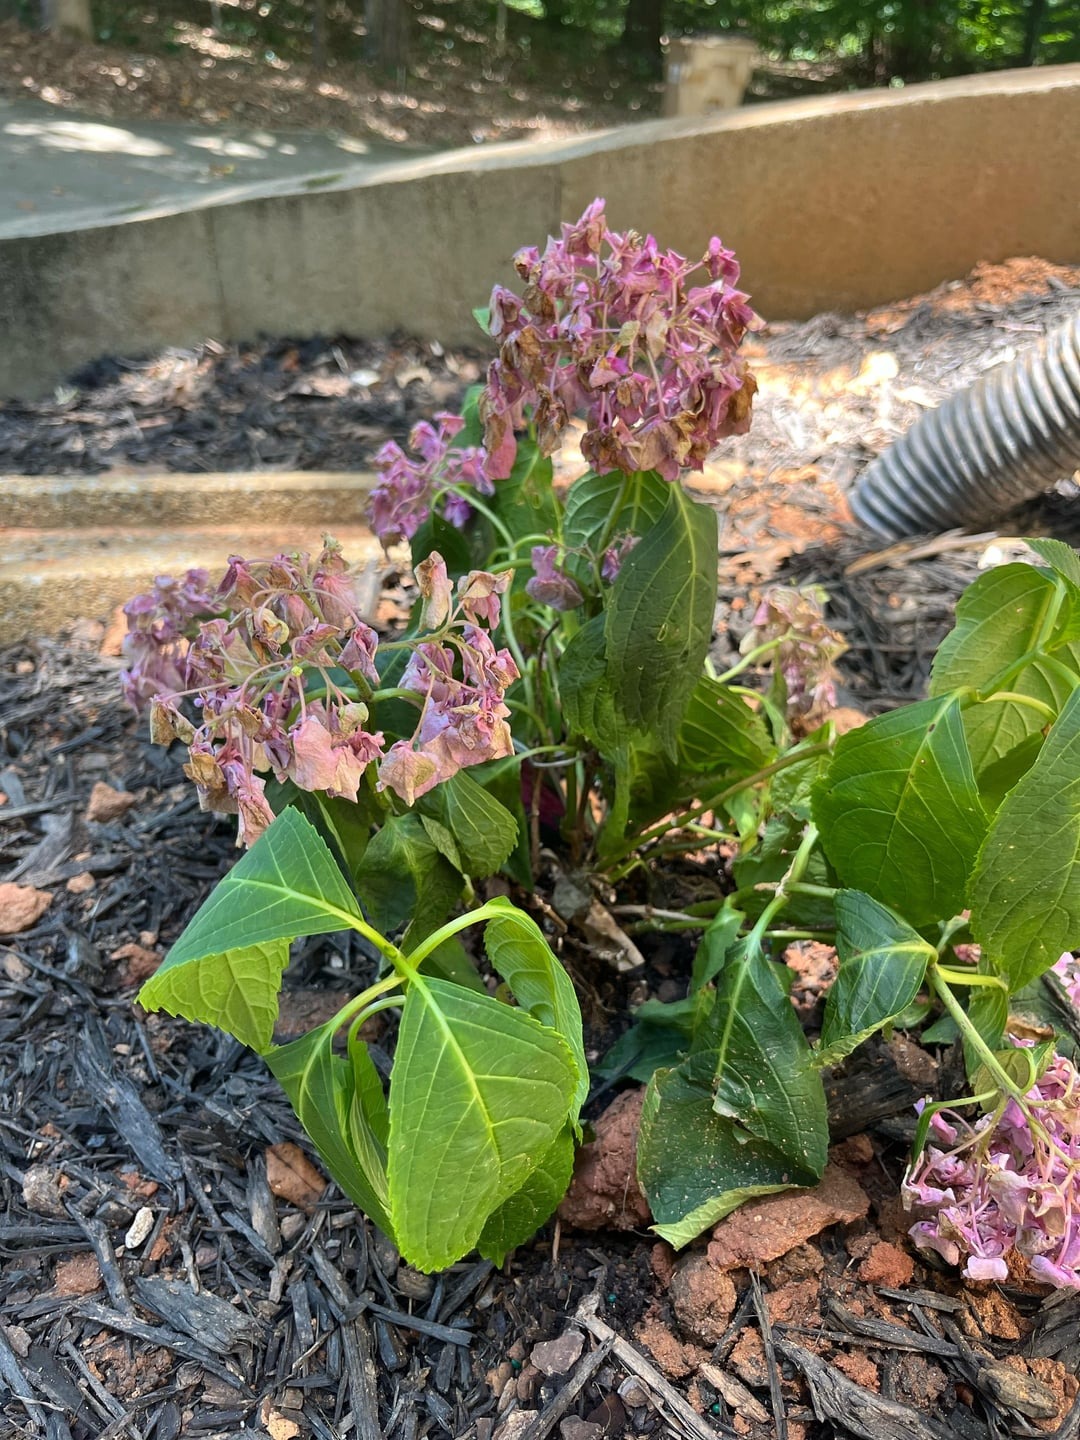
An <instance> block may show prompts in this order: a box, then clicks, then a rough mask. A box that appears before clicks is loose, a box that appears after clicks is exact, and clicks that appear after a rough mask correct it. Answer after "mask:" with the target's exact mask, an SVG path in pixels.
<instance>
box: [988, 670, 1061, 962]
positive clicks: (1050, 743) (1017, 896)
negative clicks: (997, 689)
mask: <svg viewBox="0 0 1080 1440" xmlns="http://www.w3.org/2000/svg"><path fill="white" fill-rule="evenodd" d="M971 928H972V932H973V934H974V935H975V938H976V940H978V942H979V944H980V945H981V946H982V947H983V955H984V958H985V959H986V960H987V961H988V962H989V963H990V964H991V965H992V966H993V967H994V968H995V969H996V970H997V971H998V972H999V973H1000V974H1002V975H1006V976H1008V979H1009V985H1010V988H1011V989H1014V990H1019V989H1022V988H1023V986H1025V985H1026V984H1028V983H1029V981H1031V980H1034V979H1035V977H1036V976H1038V975H1041V974H1042V972H1043V971H1044V970H1048V969H1049V968H1050V966H1051V965H1053V964H1054V962H1055V961H1056V960H1057V959H1058V957H1059V956H1060V955H1061V954H1062V953H1063V952H1064V951H1066V950H1072V949H1073V948H1075V947H1076V945H1077V944H1078V943H1080V691H1074V692H1073V693H1072V695H1071V696H1070V697H1069V700H1068V701H1067V703H1066V705H1065V708H1064V710H1063V711H1062V712H1061V715H1060V717H1059V718H1058V720H1057V722H1056V724H1055V725H1054V726H1053V728H1052V729H1051V731H1050V734H1049V735H1048V736H1047V738H1046V742H1045V744H1044V745H1043V747H1042V750H1041V751H1040V753H1039V757H1038V759H1037V760H1036V761H1035V763H1034V765H1032V767H1031V769H1030V770H1028V772H1027V773H1026V774H1025V775H1024V776H1023V777H1022V778H1021V779H1020V780H1019V781H1018V782H1017V784H1016V786H1015V788H1014V789H1013V790H1011V791H1010V792H1009V794H1008V795H1007V796H1006V797H1005V800H1004V801H1003V802H1002V805H1001V808H1000V810H999V811H998V813H997V815H996V816H995V818H994V822H993V824H992V825H991V827H990V831H989V833H988V834H987V836H986V841H985V843H984V845H983V847H982V851H981V852H980V855H979V862H978V866H977V868H976V871H975V875H974V878H973V881H972V886H971Z"/></svg>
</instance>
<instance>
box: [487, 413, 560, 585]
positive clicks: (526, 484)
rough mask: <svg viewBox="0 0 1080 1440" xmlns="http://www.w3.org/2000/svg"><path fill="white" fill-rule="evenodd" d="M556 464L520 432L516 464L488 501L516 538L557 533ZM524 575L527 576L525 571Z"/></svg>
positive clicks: (515, 458)
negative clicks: (554, 485) (554, 488)
mask: <svg viewBox="0 0 1080 1440" xmlns="http://www.w3.org/2000/svg"><path fill="white" fill-rule="evenodd" d="M553 474H554V467H553V466H552V463H551V460H550V458H549V457H548V456H546V455H541V454H540V451H539V449H538V448H537V446H536V445H535V443H534V442H533V441H531V440H529V439H528V438H527V436H524V435H519V436H518V444H517V454H516V456H515V457H514V468H513V469H512V470H511V471H510V474H509V475H508V476H507V478H506V479H505V480H500V481H499V483H498V484H497V485H496V486H495V494H494V495H493V496H492V497H491V499H490V500H489V501H488V502H487V503H488V504H489V505H490V506H491V507H492V509H493V510H494V511H495V513H496V514H497V515H498V517H499V519H500V520H501V521H502V523H503V524H504V525H505V526H506V528H507V530H509V532H510V534H511V535H512V536H513V537H514V539H515V540H519V539H521V538H523V537H524V536H527V535H547V534H552V533H556V532H557V531H558V526H559V512H558V507H557V505H556V502H555V494H554V491H553V490H552V486H551V481H552V476H553ZM524 578H526V579H527V578H528V575H527V572H525V575H524Z"/></svg>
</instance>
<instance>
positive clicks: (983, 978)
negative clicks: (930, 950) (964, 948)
mask: <svg viewBox="0 0 1080 1440" xmlns="http://www.w3.org/2000/svg"><path fill="white" fill-rule="evenodd" d="M937 973H938V974H939V975H940V976H941V978H942V979H943V980H944V981H945V983H946V985H993V986H995V987H996V988H997V989H998V990H1004V992H1005V993H1006V995H1007V994H1008V993H1009V987H1008V985H1006V983H1005V981H1004V980H1003V979H1002V978H1001V976H1000V975H984V974H982V973H981V972H980V971H978V970H956V969H954V968H953V967H952V966H951V965H940V964H939V965H938V966H937Z"/></svg>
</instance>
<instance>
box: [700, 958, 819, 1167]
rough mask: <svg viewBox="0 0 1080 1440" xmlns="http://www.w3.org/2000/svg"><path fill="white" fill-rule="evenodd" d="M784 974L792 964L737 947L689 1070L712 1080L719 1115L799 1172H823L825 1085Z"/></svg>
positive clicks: (720, 980)
mask: <svg viewBox="0 0 1080 1440" xmlns="http://www.w3.org/2000/svg"><path fill="white" fill-rule="evenodd" d="M782 977H783V978H789V977H790V971H787V970H786V969H785V967H784V966H782V965H777V964H774V963H773V962H772V961H769V960H766V959H765V958H764V957H763V956H762V954H761V951H760V949H759V948H758V947H757V946H756V945H750V944H748V943H746V942H744V943H743V944H741V945H739V946H737V947H736V949H735V950H734V952H733V953H732V954H731V955H730V956H729V957H728V959H727V961H726V963H725V965H724V968H723V970H722V971H721V972H720V975H719V977H718V979H717V985H716V1001H715V1004H714V1005H713V1008H712V1012H711V1014H710V1016H709V1018H708V1019H707V1020H706V1022H705V1024H704V1025H703V1026H702V1027H701V1029H700V1031H699V1032H698V1034H697V1036H696V1037H695V1040H694V1048H693V1050H692V1051H691V1053H690V1056H689V1058H688V1059H687V1061H686V1065H685V1069H686V1075H687V1078H688V1079H689V1080H691V1081H693V1082H694V1083H696V1084H703V1085H708V1086H709V1087H710V1089H711V1090H712V1095H713V1102H712V1104H713V1109H714V1110H715V1111H716V1113H717V1114H718V1115H723V1116H726V1117H727V1118H728V1119H730V1120H731V1121H732V1122H733V1123H734V1124H735V1126H736V1127H737V1129H739V1130H742V1131H746V1132H747V1133H749V1134H751V1135H754V1136H757V1138H758V1139H760V1140H765V1141H767V1142H768V1143H769V1145H771V1146H772V1147H773V1148H774V1149H776V1150H778V1151H779V1152H780V1153H781V1154H782V1155H784V1156H785V1157H786V1158H787V1159H788V1161H789V1162H790V1164H791V1165H792V1166H793V1167H794V1168H795V1169H797V1170H798V1171H799V1172H800V1173H813V1174H814V1175H820V1174H821V1171H822V1169H823V1168H824V1166H825V1160H826V1151H827V1146H828V1128H827V1120H826V1114H825V1091H824V1089H823V1088H822V1083H821V1076H820V1075H819V1074H818V1073H817V1071H816V1070H815V1069H814V1067H813V1056H812V1052H811V1050H810V1046H809V1044H808V1043H807V1040H806V1036H805V1035H804V1034H803V1029H802V1026H801V1025H800V1023H799V1019H798V1016H797V1015H796V1014H795V1010H794V1007H793V1006H792V1004H791V1000H790V999H789V997H788V989H787V985H786V984H784V983H782Z"/></svg>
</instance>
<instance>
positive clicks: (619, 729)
mask: <svg viewBox="0 0 1080 1440" xmlns="http://www.w3.org/2000/svg"><path fill="white" fill-rule="evenodd" d="M604 627H605V620H604V616H603V615H596V616H594V617H593V619H591V620H589V621H587V622H586V623H585V624H584V625H583V626H582V627H581V629H580V630H579V631H577V633H576V634H575V635H574V636H573V637H572V638H571V640H570V643H569V644H568V645H567V647H566V649H565V650H564V651H563V655H562V659H561V661H560V662H559V694H560V696H561V698H562V705H563V716H564V718H565V720H566V729H567V733H568V735H571V736H574V735H583V736H584V737H585V739H586V740H588V741H590V742H591V743H592V744H593V745H595V746H596V748H597V749H598V750H599V751H600V752H601V754H602V755H603V756H604V757H605V758H606V759H609V760H610V759H611V757H612V756H613V755H614V753H615V751H616V750H618V749H619V748H620V747H621V746H625V745H627V744H628V743H629V738H630V727H629V726H628V725H627V724H626V723H625V721H624V720H623V719H622V717H621V716H620V715H619V714H618V713H617V712H616V709H615V704H614V701H613V698H612V692H611V687H610V686H609V685H608V683H607V676H606V668H607V639H606V636H605V633H604Z"/></svg>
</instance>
